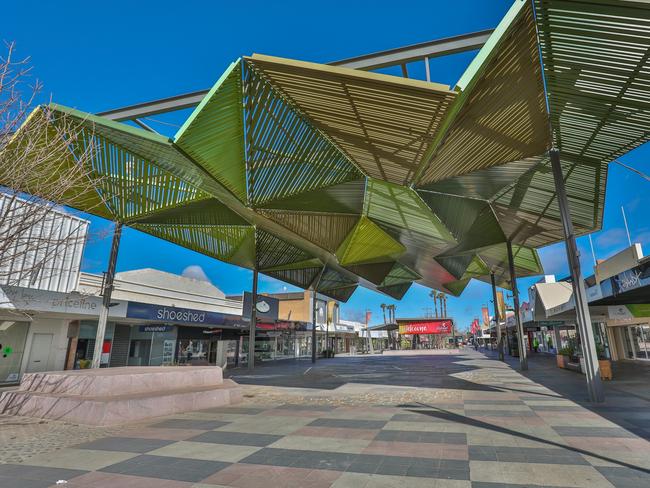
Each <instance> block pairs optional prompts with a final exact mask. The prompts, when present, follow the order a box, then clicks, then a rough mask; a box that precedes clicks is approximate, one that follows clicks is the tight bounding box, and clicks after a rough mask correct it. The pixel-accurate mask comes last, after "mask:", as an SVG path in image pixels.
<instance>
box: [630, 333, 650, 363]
mask: <svg viewBox="0 0 650 488" xmlns="http://www.w3.org/2000/svg"><path fill="white" fill-rule="evenodd" d="M626 329H627V330H626V332H627V339H628V346H629V347H628V348H627V350H628V351H627V353H628V354H627V356H628V357H629V358H630V359H645V360H650V325H635V326H632V327H626Z"/></svg>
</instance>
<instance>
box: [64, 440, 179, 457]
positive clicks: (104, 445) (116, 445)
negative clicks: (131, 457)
mask: <svg viewBox="0 0 650 488" xmlns="http://www.w3.org/2000/svg"><path fill="white" fill-rule="evenodd" d="M174 442H176V441H169V440H162V439H140V438H135V437H105V438H103V439H97V440H95V441H91V442H85V443H83V444H78V445H76V446H73V447H75V448H77V449H95V450H98V451H119V452H137V453H140V454H144V453H145V452H149V451H153V450H154V449H160V448H161V447H165V446H167V445H169V444H173V443H174Z"/></svg>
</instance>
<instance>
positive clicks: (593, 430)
mask: <svg viewBox="0 0 650 488" xmlns="http://www.w3.org/2000/svg"><path fill="white" fill-rule="evenodd" d="M553 430H555V432H557V433H558V434H560V435H561V436H566V437H623V438H630V437H634V434H632V433H631V432H628V431H627V430H625V429H621V428H620V427H553Z"/></svg>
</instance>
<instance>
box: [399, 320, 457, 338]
mask: <svg viewBox="0 0 650 488" xmlns="http://www.w3.org/2000/svg"><path fill="white" fill-rule="evenodd" d="M451 331H452V322H451V320H411V321H409V322H399V333H400V334H406V335H412V334H451Z"/></svg>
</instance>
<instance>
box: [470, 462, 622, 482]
mask: <svg viewBox="0 0 650 488" xmlns="http://www.w3.org/2000/svg"><path fill="white" fill-rule="evenodd" d="M469 465H470V479H471V480H472V481H485V482H490V483H503V484H507V483H511V484H523V485H526V484H531V485H534V484H538V483H539V482H543V483H544V485H546V486H558V487H571V488H614V487H613V485H612V484H611V483H610V482H609V481H607V480H606V479H605V477H603V476H602V475H601V474H600V473H599V472H598V471H596V468H593V467H591V466H563V465H558V464H529V463H500V462H493V461H470V463H469Z"/></svg>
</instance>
